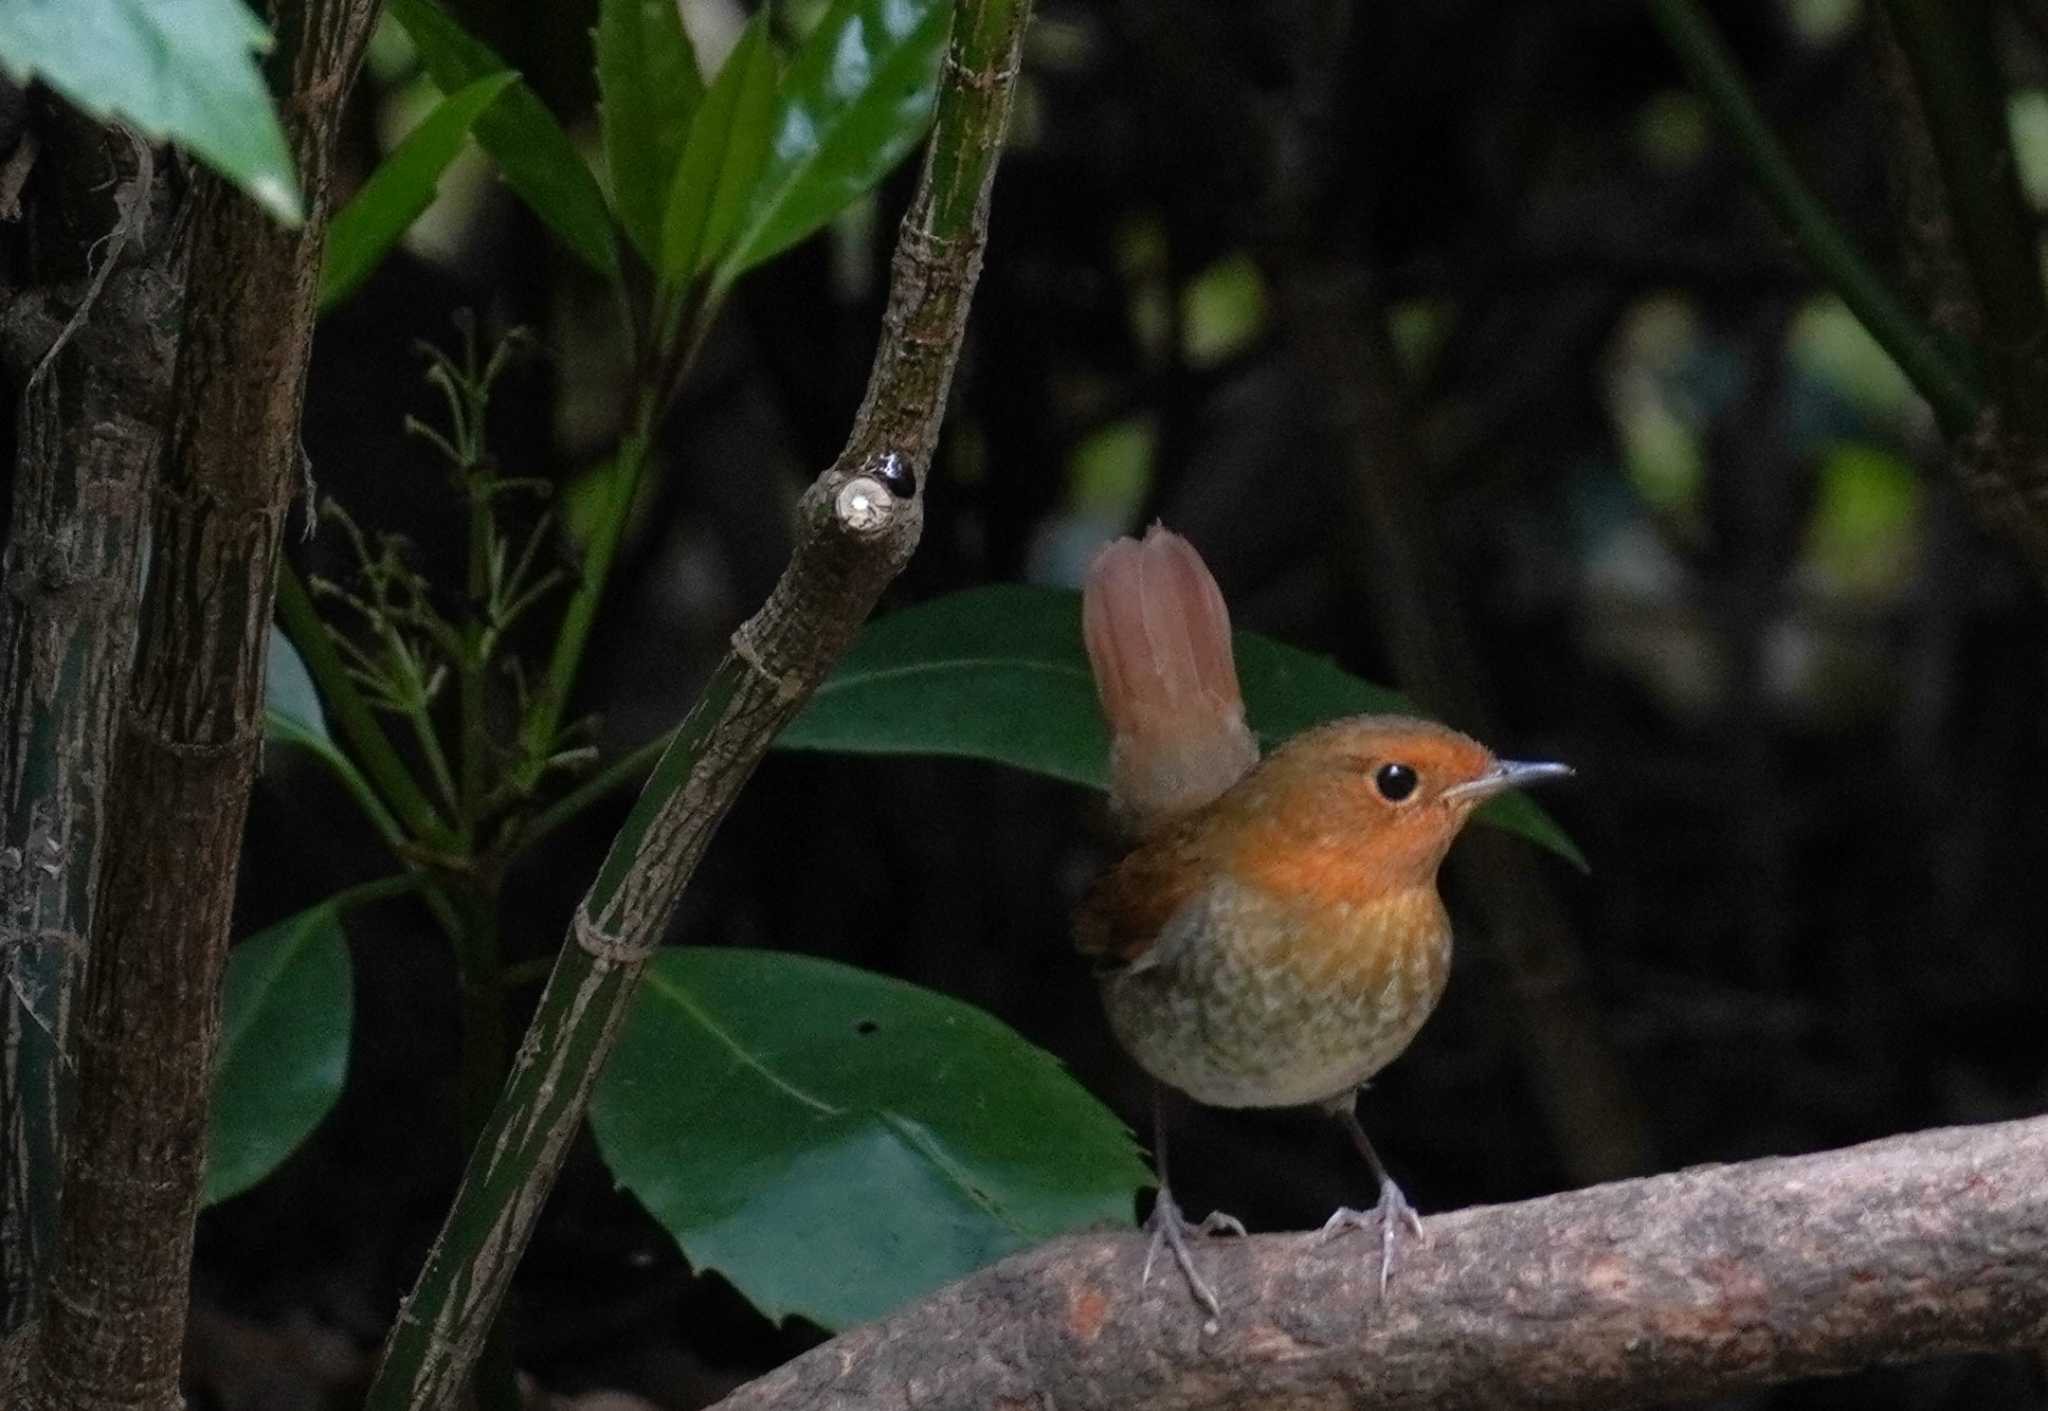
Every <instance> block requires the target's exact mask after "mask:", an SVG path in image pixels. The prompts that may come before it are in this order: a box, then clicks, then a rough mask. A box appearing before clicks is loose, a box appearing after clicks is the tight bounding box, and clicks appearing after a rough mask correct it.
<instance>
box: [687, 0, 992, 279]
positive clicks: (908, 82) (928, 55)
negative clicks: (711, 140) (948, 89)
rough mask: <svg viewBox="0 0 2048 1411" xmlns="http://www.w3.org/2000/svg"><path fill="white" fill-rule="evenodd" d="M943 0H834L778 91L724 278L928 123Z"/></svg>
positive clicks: (812, 224)
mask: <svg viewBox="0 0 2048 1411" xmlns="http://www.w3.org/2000/svg"><path fill="white" fill-rule="evenodd" d="M952 11H953V7H952V6H951V5H950V4H948V3H946V0H834V3H833V5H832V8H831V9H830V10H828V11H826V13H825V17H824V19H822V20H821V21H819V23H818V27H817V28H816V29H814V30H812V31H811V35H810V38H809V39H807V40H806V41H805V42H804V45H803V47H802V48H801V49H799V50H798V51H797V54H796V57H795V58H794V59H793V60H792V61H791V62H790V66H789V72H788V74H787V75H786V76H785V77H784V78H783V80H782V86H781V91H780V92H779V93H778V94H777V95H776V103H775V115H774V119H773V126H774V134H775V137H774V143H773V146H772V147H771V150H770V154H769V157H768V164H767V168H766V170H765V171H763V172H762V174H761V177H760V180H759V181H758V182H757V183H756V185H755V188H754V197H753V200H752V202H751V203H750V204H749V205H748V208H747V214H746V219H745V220H744V221H743V222H742V226H741V228H742V230H743V232H744V233H743V234H742V235H741V236H740V237H739V239H738V240H737V241H735V242H734V244H733V247H732V251H731V253H730V254H729V255H728V256H727V257H726V260H725V261H724V269H723V271H722V273H723V277H724V278H726V279H728V280H730V279H731V278H733V277H735V276H737V275H739V274H741V273H742V272H744V271H746V270H749V269H752V268H753V267H754V266H755V265H758V264H762V263H764V262H766V261H768V260H770V259H773V258H774V257H775V256H776V255H779V254H781V253H782V252H783V251H784V250H787V249H788V248H789V247H790V246H792V245H794V244H796V243H797V242H798V241H799V240H802V239H803V238H804V237H805V236H807V235H809V234H811V233H812V232H813V231H815V230H816V229H818V227H819V226H821V225H823V224H824V223H825V222H826V221H828V220H830V219H832V217H833V216H835V215H837V214H839V212H840V211H842V210H844V209H846V207H847V205H848V204H849V203H850V202H852V201H853V199H854V198H855V197H857V196H859V195H861V194H862V193H863V192H865V191H868V190H870V189H871V188H873V186H874V185H875V183H876V182H878V181H880V180H881V179H882V178H883V177H884V176H886V175H888V173H889V172H890V171H891V170H892V169H893V168H894V167H895V165H896V164H897V163H898V162H900V161H902V160H903V157H904V154H905V153H907V152H909V151H910V149H911V148H913V147H915V146H916V145H917V144H918V142H919V141H920V140H921V139H922V138H923V136H924V134H925V130H926V129H927V128H928V127H929V126H930V125H931V120H932V109H933V107H934V105H935V103H936V101H937V97H938V91H939V63H940V61H941V60H942V59H943V58H944V57H945V52H946V33H947V28H948V20H949V19H950V17H951V15H952Z"/></svg>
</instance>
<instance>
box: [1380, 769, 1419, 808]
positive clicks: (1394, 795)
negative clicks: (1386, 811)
mask: <svg viewBox="0 0 2048 1411" xmlns="http://www.w3.org/2000/svg"><path fill="white" fill-rule="evenodd" d="M1419 782H1420V781H1419V780H1418V779H1417V778H1416V777H1415V771H1414V770H1413V769H1412V768H1410V767H1409V766H1407V765H1405V764H1383V765H1381V766H1380V767H1379V768H1378V769H1376V770H1374V771H1373V776H1372V786H1373V787H1374V788H1375V789H1378V790H1379V791H1380V797H1381V798H1383V799H1385V800H1386V801H1387V802H1388V803H1400V802H1401V801H1402V800H1403V799H1405V798H1407V797H1408V796H1409V795H1410V794H1412V793H1414V792H1415V786H1416V784H1417V783H1419Z"/></svg>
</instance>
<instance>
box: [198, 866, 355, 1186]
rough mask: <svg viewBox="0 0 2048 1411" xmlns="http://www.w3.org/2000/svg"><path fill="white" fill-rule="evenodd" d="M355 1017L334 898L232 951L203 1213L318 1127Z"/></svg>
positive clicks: (344, 1060) (344, 1072)
mask: <svg viewBox="0 0 2048 1411" xmlns="http://www.w3.org/2000/svg"><path fill="white" fill-rule="evenodd" d="M354 1012H355V980H354V978H353V976H352V975H351V974H350V971H349V961H348V941H347V938H346V937H345V936H343V935H342V931H341V899H340V898H338V897H330V898H329V899H328V900H326V901H324V902H322V903H320V905H318V906H315V907H312V908H310V909H309V910H306V911H302V912H300V913H299V914H298V915H296V916H294V917H291V918H290V919H288V920H286V921H283V922H280V923H279V924H278V925H275V926H273V927H271V928H270V929H269V930H267V931H264V932H261V933H259V934H257V935H255V936H252V937H250V938H249V939H248V940H246V941H244V942H242V944H240V945H239V946H236V947H235V949H234V951H233V953H232V954H230V955H229V957H228V968H227V978H226V980H225V982H224V983H223V987H222V991H221V1045H220V1058H219V1066H218V1068H217V1069H216V1070H215V1075H214V1083H213V1107H212V1112H211V1115H210V1117H209V1126H208V1129H207V1137H206V1150H207V1158H206V1186H205V1190H204V1192H203V1194H202V1199H203V1200H204V1201H205V1203H206V1204H208V1205H212V1204H214V1203H216V1202H218V1201H223V1200H226V1199H227V1198H228V1197H230V1196H234V1195H240V1194H241V1193H242V1192H243V1191H245V1190H247V1189H249V1187H251V1186H253V1185H255V1184H256V1183H257V1182H258V1181H260V1180H262V1179H263V1178H264V1177H265V1176H268V1175H269V1174H270V1173H271V1172H272V1171H274V1170H276V1169H277V1167H278V1166H279V1165H281V1164H282V1163H283V1161H284V1159H285V1158H286V1157H287V1156H290V1155H291V1154H292V1152H293V1151H295V1150H296V1149H297V1148H298V1146H299V1143H301V1142H303V1141H304V1140H305V1139H306V1138H307V1137H308V1136H310V1135H311V1134H312V1132H313V1129H314V1128H315V1127H317V1126H319V1125H320V1121H321V1119H322V1118H324V1117H325V1116H326V1115H327V1113H328V1112H329V1110H330V1109H332V1108H333V1106H334V1101H335V1099H336V1098H338V1097H339V1096H341V1089H342V1085H343V1083H345V1082H346V1081H347V1079H348V1043H349V1030H350V1027H351V1026H352V1025H353V1023H354Z"/></svg>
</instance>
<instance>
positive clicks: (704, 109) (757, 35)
mask: <svg viewBox="0 0 2048 1411" xmlns="http://www.w3.org/2000/svg"><path fill="white" fill-rule="evenodd" d="M775 67H776V64H775V46H774V45H772V44H770V43H769V42H768V11H767V10H765V9H764V10H762V11H761V12H760V13H759V14H757V15H755V16H754V18H753V19H752V20H751V21H750V22H749V23H748V25H747V28H746V30H745V32H744V33H742V34H741V35H740V42H739V44H738V45H736V46H735V47H734V49H733V51H732V53H731V54H730V55H728V56H727V57H726V61H725V67H724V68H722V69H720V70H719V71H718V77H717V78H716V79H715V80H713V81H712V84H711V87H710V89H709V90H708V91H707V92H706V93H705V94H704V101H703V103H702V104H701V105H699V107H698V109H697V116H696V118H695V119H693V120H692V121H691V123H690V137H689V140H688V141H687V142H685V143H684V144H683V157H682V161H681V162H680V163H679V164H678V165H677V167H676V177H675V185H674V186H672V187H671V188H670V189H669V193H668V209H667V210H666V211H665V212H663V214H662V222H661V261H660V269H661V274H662V277H663V279H665V280H666V281H667V282H668V283H669V284H670V285H671V286H672V287H675V288H681V287H682V286H684V285H686V284H688V283H689V282H690V281H691V280H692V279H694V278H696V277H697V276H698V275H699V274H701V273H703V272H704V271H705V270H707V269H709V268H710V267H711V266H712V265H713V264H714V263H716V262H717V260H718V258H719V257H720V256H721V255H723V254H724V253H725V250H726V248H727V246H728V245H729V244H730V242H731V240H732V238H733V235H734V234H735V232H736V231H737V230H738V227H739V221H740V216H741V215H742V214H743V213H744V212H745V211H746V208H747V203H748V201H749V200H751V199H752V197H753V194H754V183H755V182H756V181H757V180H758V179H759V177H760V174H761V167H762V164H763V163H765V162H766V161H767V160H768V138H769V135H770V132H771V129H770V127H769V120H770V119H771V118H772V116H773V115H774V108H775Z"/></svg>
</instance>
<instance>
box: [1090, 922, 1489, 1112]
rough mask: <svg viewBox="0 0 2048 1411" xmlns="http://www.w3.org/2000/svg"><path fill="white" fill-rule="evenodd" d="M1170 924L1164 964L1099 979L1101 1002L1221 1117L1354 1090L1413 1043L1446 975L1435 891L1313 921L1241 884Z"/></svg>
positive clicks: (1163, 1070) (1135, 1048)
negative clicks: (1224, 1111)
mask: <svg viewBox="0 0 2048 1411" xmlns="http://www.w3.org/2000/svg"><path fill="white" fill-rule="evenodd" d="M1175 926H1176V928H1177V929H1178V930H1179V934H1177V935H1174V936H1172V937H1170V938H1162V944H1161V945H1160V947H1159V951H1160V955H1159V959H1158V961H1157V962H1156V963H1154V964H1151V965H1146V966H1143V967H1141V968H1137V969H1133V970H1129V971H1125V972H1121V973H1117V974H1113V975H1109V976H1107V977H1105V978H1104V981H1103V987H1102V997H1103V1006H1104V1008H1105V1009H1106V1010H1107V1011H1108V1014H1109V1022H1110V1026H1111V1027H1112V1028H1113V1029H1114V1030H1115V1031H1116V1034H1117V1037H1118V1039H1119V1040H1121V1041H1122V1043H1123V1045H1124V1047H1125V1048H1126V1049H1128V1050H1129V1051H1130V1053H1131V1056H1132V1057H1134V1058H1135V1059H1137V1061H1138V1063H1139V1065H1140V1066H1141V1067H1143V1068H1144V1069H1145V1070H1146V1071H1147V1072H1149V1073H1151V1074H1152V1075H1153V1076H1154V1077H1156V1078H1158V1079H1160V1080H1161V1081H1162V1082H1165V1083H1167V1084H1169V1085H1171V1086H1173V1087H1176V1088H1179V1089H1180V1090H1181V1091H1182V1092H1185V1093H1187V1094H1188V1095H1189V1096H1190V1097H1193V1098H1194V1099H1196V1100H1197V1101H1199V1102H1205V1103H1208V1104H1210V1105H1212V1106H1216V1107H1292V1106H1297V1105H1303V1104H1309V1103H1318V1102H1322V1101H1325V1100H1327V1099H1331V1098H1336V1097H1339V1096H1342V1095H1345V1094H1348V1093H1350V1092H1351V1091H1352V1090H1353V1089H1355V1088H1357V1087H1358V1086H1359V1085H1360V1084H1362V1083H1363V1082H1365V1080H1366V1079H1368V1078H1370V1077H1371V1076H1372V1075H1373V1074H1375V1073H1377V1072H1379V1070H1380V1069H1382V1068H1384V1067H1385V1066H1386V1065H1387V1064H1388V1063H1390V1062H1392V1061H1393V1060H1394V1059H1395V1058H1396V1057H1398V1056H1399V1055H1400V1053H1401V1051H1402V1050H1403V1049H1405V1048H1407V1047H1408V1044H1409V1041H1410V1040H1412V1039H1413V1038H1414V1037H1415V1034H1416V1031H1417V1030H1419V1029H1420V1028H1421V1027H1422V1024H1423V1021H1424V1020H1426V1019H1428V1018H1429V1015H1430V1012H1431V1011H1432V1010H1433V1009H1435V1008H1436V1002H1437V1000H1438V998H1439V997H1440V996H1441V995H1442V994H1443V987H1444V980H1445V977H1446V973H1447V972H1448V970H1449V965H1450V947H1451V933H1450V924H1449V920H1448V918H1447V917H1446V916H1445V914H1444V910H1443V904H1442V903H1441V902H1440V901H1438V900H1437V897H1436V892H1435V889H1434V888H1433V887H1432V888H1427V889H1417V890H1416V891H1413V892H1410V893H1407V894H1405V895H1402V896H1399V897H1391V898H1385V899H1382V900H1380V901H1378V902H1375V903H1372V904H1369V905H1362V906H1358V907H1352V908H1322V907H1318V908H1316V909H1315V912H1314V913H1313V914H1310V913H1309V912H1308V911H1307V909H1306V908H1301V907H1290V906H1287V905H1284V904H1281V903H1278V902H1274V901H1272V900H1270V899H1268V898H1265V897H1262V896H1261V895H1259V894H1257V893H1253V892H1251V891H1249V890H1248V889H1244V888H1235V887H1233V888H1228V889H1225V890H1222V891H1219V892H1218V893H1216V894H1213V895H1211V896H1209V897H1206V898H1204V899H1203V900H1202V901H1201V902H1200V903H1198V904H1197V906H1196V908H1195V909H1194V910H1193V911H1192V913H1191V914H1190V915H1189V916H1186V917H1182V918H1177V920H1176V923H1175Z"/></svg>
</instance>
